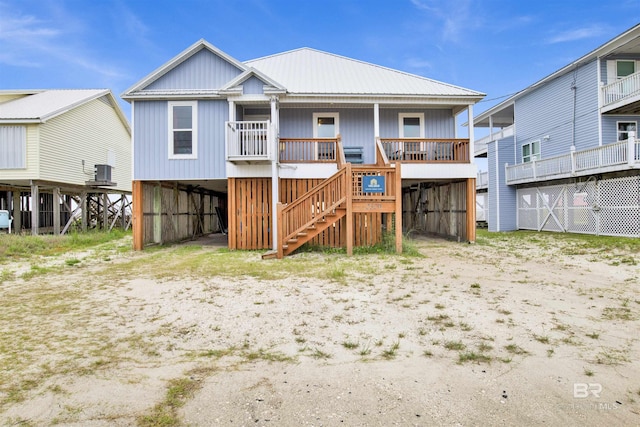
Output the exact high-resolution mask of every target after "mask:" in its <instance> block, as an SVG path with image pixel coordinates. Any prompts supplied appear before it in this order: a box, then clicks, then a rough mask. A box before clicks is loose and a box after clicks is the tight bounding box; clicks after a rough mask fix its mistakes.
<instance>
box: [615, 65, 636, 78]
mask: <svg viewBox="0 0 640 427" xmlns="http://www.w3.org/2000/svg"><path fill="white" fill-rule="evenodd" d="M635 72H636V61H616V78H617V79H622V78H624V77H627V76H629V75H631V74H633V73H635Z"/></svg>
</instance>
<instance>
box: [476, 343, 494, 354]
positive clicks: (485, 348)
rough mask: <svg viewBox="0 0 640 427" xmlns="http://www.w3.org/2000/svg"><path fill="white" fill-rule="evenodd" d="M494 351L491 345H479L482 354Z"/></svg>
mask: <svg viewBox="0 0 640 427" xmlns="http://www.w3.org/2000/svg"><path fill="white" fill-rule="evenodd" d="M491 350H493V346H492V345H490V344H487V343H485V342H481V343H480V344H479V345H478V351H480V352H482V353H486V352H487V351H491Z"/></svg>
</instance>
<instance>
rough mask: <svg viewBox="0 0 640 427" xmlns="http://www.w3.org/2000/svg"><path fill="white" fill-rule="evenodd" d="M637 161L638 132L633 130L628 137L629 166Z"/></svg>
mask: <svg viewBox="0 0 640 427" xmlns="http://www.w3.org/2000/svg"><path fill="white" fill-rule="evenodd" d="M635 162H636V133H635V132H633V131H631V132H629V137H628V138H627V164H628V165H629V166H633V164H634V163H635Z"/></svg>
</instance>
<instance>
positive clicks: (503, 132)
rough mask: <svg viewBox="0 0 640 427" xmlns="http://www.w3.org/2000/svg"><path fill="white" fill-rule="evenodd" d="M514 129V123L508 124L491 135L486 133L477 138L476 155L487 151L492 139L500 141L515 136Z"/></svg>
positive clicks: (475, 143)
mask: <svg viewBox="0 0 640 427" xmlns="http://www.w3.org/2000/svg"><path fill="white" fill-rule="evenodd" d="M513 129H514V126H513V125H511V126H507V127H505V128H502V129H500V130H499V131H496V132H493V133H492V134H491V135H486V136H483V137H482V138H478V139H476V140H475V142H474V146H475V155H478V154H481V153H485V152H486V151H487V144H488V143H490V142H491V141H500V140H501V139H504V138H507V137H509V136H513Z"/></svg>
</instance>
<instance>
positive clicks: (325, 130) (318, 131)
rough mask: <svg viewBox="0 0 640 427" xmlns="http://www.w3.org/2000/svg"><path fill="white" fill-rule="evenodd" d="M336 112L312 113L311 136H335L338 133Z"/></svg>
mask: <svg viewBox="0 0 640 427" xmlns="http://www.w3.org/2000/svg"><path fill="white" fill-rule="evenodd" d="M339 123H340V121H339V116H338V113H313V137H314V138H335V137H336V136H338V133H340V130H339Z"/></svg>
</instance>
